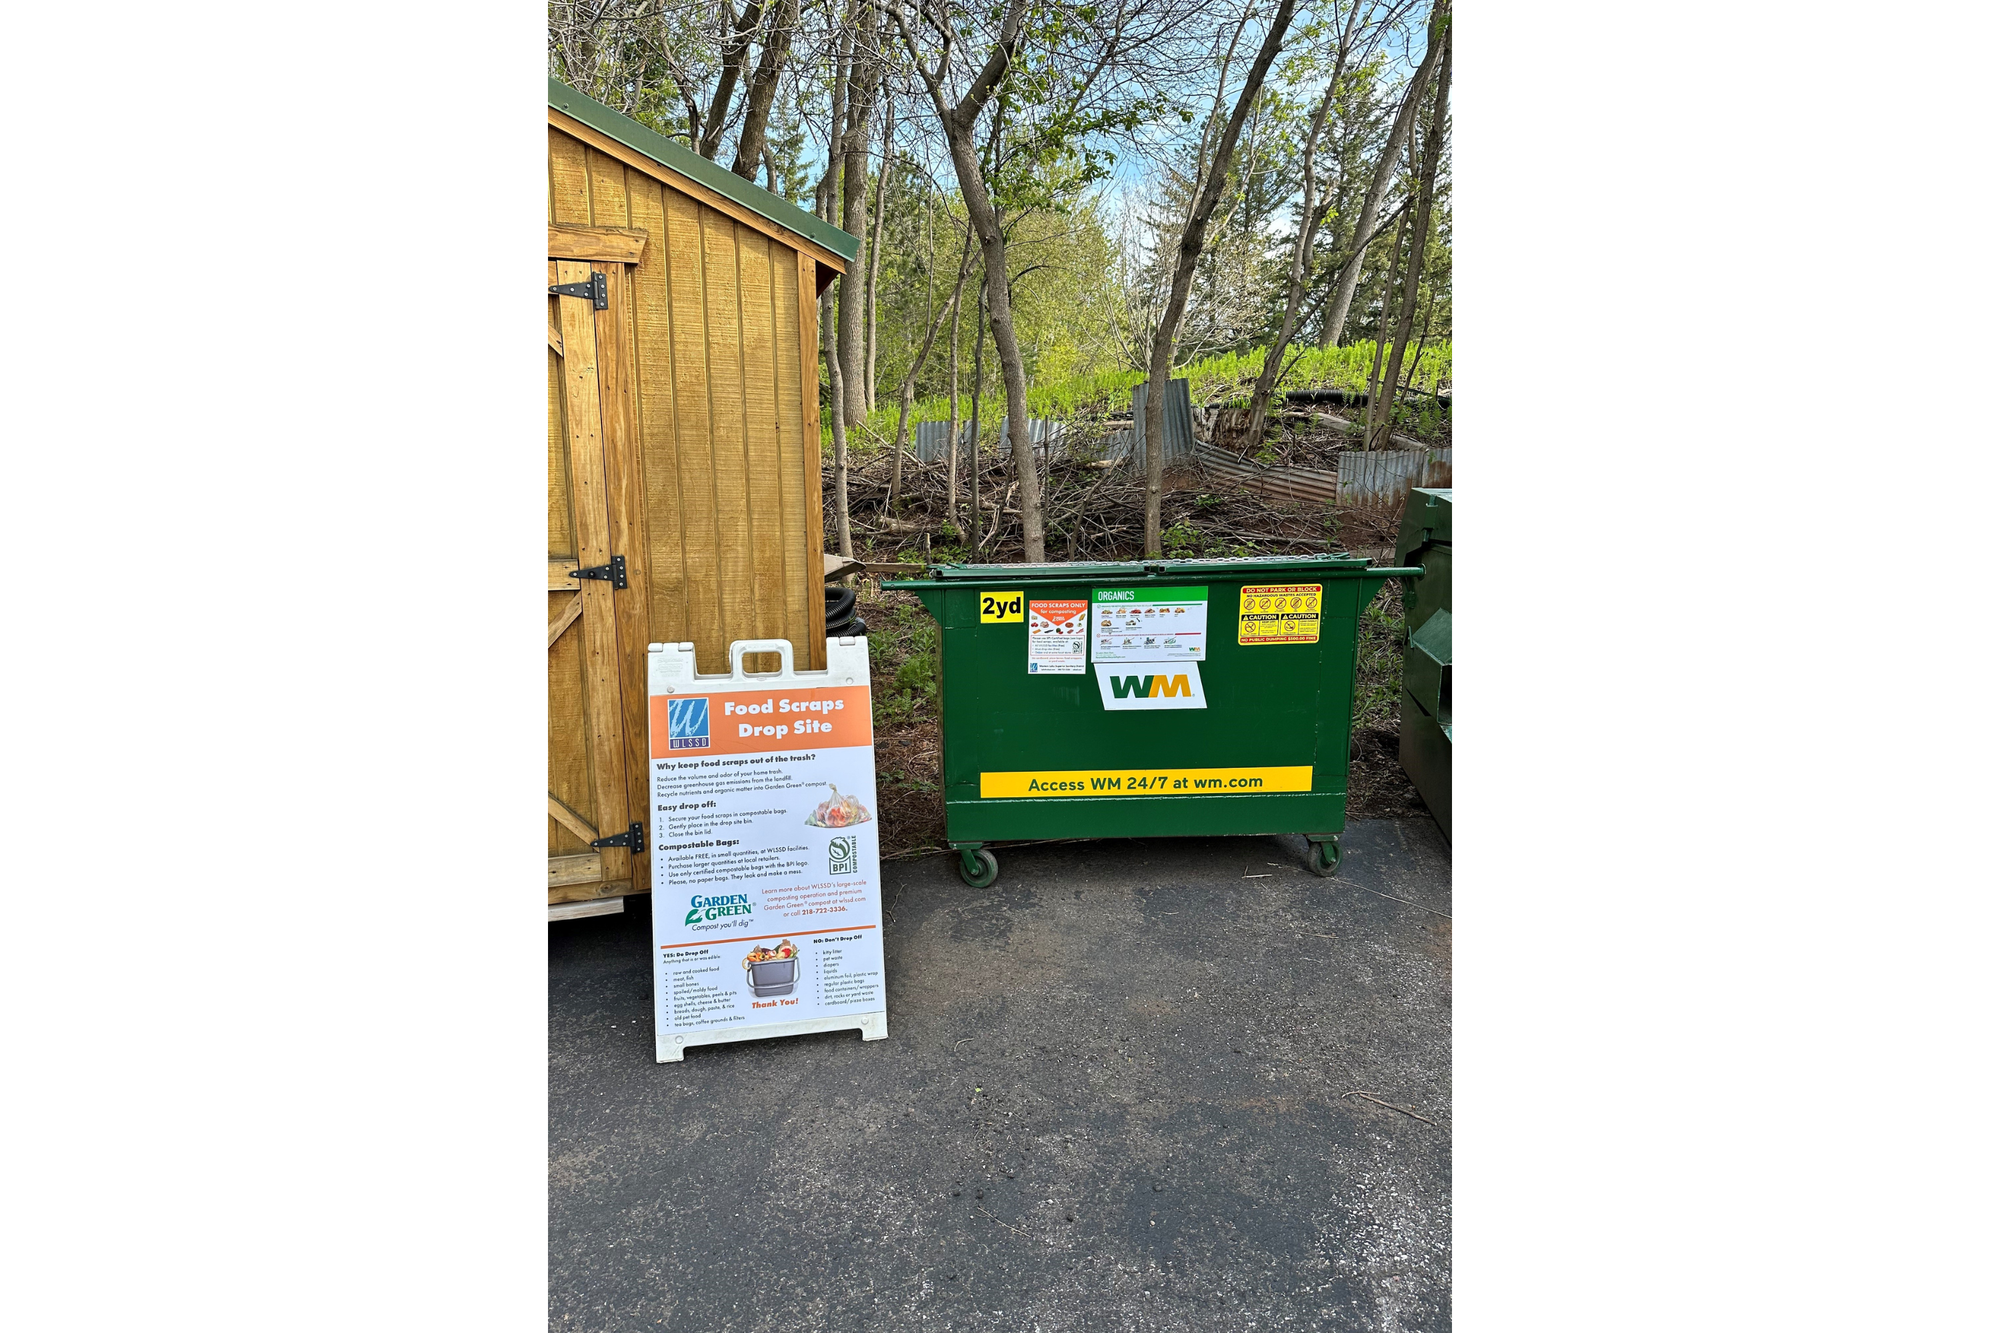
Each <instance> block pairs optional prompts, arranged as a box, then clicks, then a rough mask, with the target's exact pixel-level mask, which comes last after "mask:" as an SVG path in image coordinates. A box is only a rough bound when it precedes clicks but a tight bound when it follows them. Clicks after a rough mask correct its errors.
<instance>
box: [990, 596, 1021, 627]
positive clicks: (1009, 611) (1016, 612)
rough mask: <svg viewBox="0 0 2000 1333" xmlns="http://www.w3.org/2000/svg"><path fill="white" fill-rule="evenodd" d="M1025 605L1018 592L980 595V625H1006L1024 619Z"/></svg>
mask: <svg viewBox="0 0 2000 1333" xmlns="http://www.w3.org/2000/svg"><path fill="white" fill-rule="evenodd" d="M1023 605H1024V603H1023V601H1022V595H1021V594H1020V593H1018V592H982V593H980V594H979V623H980V624H982V625H1005V624H1008V623H1010V622H1019V621H1020V620H1021V619H1022V616H1021V608H1022V606H1023Z"/></svg>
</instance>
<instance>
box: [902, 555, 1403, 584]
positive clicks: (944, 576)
mask: <svg viewBox="0 0 2000 1333" xmlns="http://www.w3.org/2000/svg"><path fill="white" fill-rule="evenodd" d="M1367 567H1368V560H1367V558H1366V557H1365V556H1358V555H1348V554H1347V553H1345V552H1341V553H1338V554H1330V553H1324V552H1323V553H1321V554H1318V555H1246V556H1235V557H1223V558H1218V559H1209V560H1094V561H1077V562H1074V563H1071V564H1040V565H1030V564H1013V565H932V566H931V567H930V570H929V573H928V574H927V577H928V578H930V579H936V580H942V581H944V582H964V583H994V582H999V581H1003V580H1004V581H1006V582H1009V583H1033V582H1048V583H1087V582H1092V581H1095V580H1100V579H1146V578H1179V577H1180V576H1182V575H1184V574H1225V575H1243V576H1248V577H1251V578H1259V577H1263V576H1265V575H1271V576H1279V575H1289V574H1326V573H1332V572H1335V571H1339V572H1345V571H1348V570H1364V569H1366V568H1367ZM883 586H884V587H889V586H898V585H890V584H884V585H883ZM902 586H906V585H902Z"/></svg>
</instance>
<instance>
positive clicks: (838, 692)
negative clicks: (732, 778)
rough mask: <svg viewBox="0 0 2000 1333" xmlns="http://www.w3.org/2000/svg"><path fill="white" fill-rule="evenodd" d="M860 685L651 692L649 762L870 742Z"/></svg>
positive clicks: (869, 722)
mask: <svg viewBox="0 0 2000 1333" xmlns="http://www.w3.org/2000/svg"><path fill="white" fill-rule="evenodd" d="M874 743H875V729H874V725H873V721H872V719H871V717H870V715H869V711H868V687H867V686H866V685H831V686H819V687H816V688H811V689H798V688H782V687H776V686H774V687H772V688H771V689H769V690H732V691H730V692H729V693H727V694H656V695H654V696H653V697H652V755H653V758H655V759H699V758H701V757H703V756H704V755H713V754H766V753H775V752H778V751H782V750H812V749H833V748H836V747H840V746H848V745H872V744H874Z"/></svg>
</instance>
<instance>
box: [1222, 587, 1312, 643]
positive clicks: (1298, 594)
mask: <svg viewBox="0 0 2000 1333" xmlns="http://www.w3.org/2000/svg"><path fill="white" fill-rule="evenodd" d="M1320 590H1321V585H1319V584H1317V583H1274V584H1267V585H1263V586H1258V587H1245V588H1244V589H1243V593H1242V596H1241V597H1240V598H1239V599H1238V601H1237V610H1236V642H1237V643H1239V644H1252V645H1255V644H1260V643H1318V642H1319V600H1320Z"/></svg>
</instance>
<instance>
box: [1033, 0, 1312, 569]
mask: <svg viewBox="0 0 2000 1333" xmlns="http://www.w3.org/2000/svg"><path fill="white" fill-rule="evenodd" d="M1294 4H1295V0H1278V9H1277V12H1276V13H1275V14H1273V15H1272V16H1271V27H1270V29H1269V31H1267V32H1266V33H1265V34H1264V44H1263V45H1262V46H1260V47H1259V48H1258V49H1257V58H1256V59H1255V60H1254V61H1252V62H1251V65H1250V73H1249V75H1248V77H1246V78H1245V79H1244V81H1243V89H1242V91H1241V92H1239V93H1238V94H1237V96H1236V106H1235V109H1234V110H1232V111H1231V112H1230V113H1229V123H1228V124H1227V125H1226V126H1224V128H1223V131H1222V137H1221V138H1220V139H1219V140H1217V141H1216V145H1215V157H1214V159H1213V160H1212V161H1211V162H1210V163H1209V166H1208V175H1207V178H1206V180H1205V181H1203V183H1202V187H1201V190H1200V191H1199V193H1198V194H1197V196H1196V198H1195V201H1194V205H1193V207H1192V208H1190V209H1189V210H1188V221H1187V225H1186V226H1185V227H1183V228H1182V229H1181V243H1180V254H1179V256H1178V258H1177V259H1176V261H1175V264H1174V280H1173V286H1172V288H1171V289H1170V290H1169V292H1168V294H1167V306H1166V309H1165V310H1164V311H1162V312H1161V314H1160V325H1159V327H1158V328H1157V329H1155V330H1154V331H1153V355H1152V361H1151V364H1150V365H1149V366H1148V368H1147V372H1146V420H1145V428H1146V554H1147V555H1149V556H1158V555H1159V554H1160V492H1161V489H1162V486H1163V483H1164V479H1165V475H1166V458H1167V441H1166V421H1167V413H1166V406H1167V402H1166V400H1167V375H1168V373H1169V372H1170V371H1171V370H1172V368H1173V356H1174V339H1175V337H1176V336H1178V334H1179V332H1180V323H1181V316H1182V315H1183V314H1184V313H1185V312H1186V310H1187V302H1188V289H1189V287H1190V286H1191V285H1192V283H1193V281H1194V268H1195V263H1196V262H1197V261H1198V260H1199V259H1200V258H1201V246H1202V237H1203V234H1204V233H1205V232H1206V231H1207V230H1208V220H1209V218H1210V217H1211V216H1212V215H1213V214H1214V212H1215V206H1216V204H1217V202H1219V201H1220V199H1221V198H1222V187H1223V183H1224V182H1225V181H1226V180H1227V179H1228V176H1229V159H1230V158H1231V157H1232V156H1233V155H1234V154H1235V152H1236V140H1237V138H1238V136H1240V135H1241V134H1242V133H1243V121H1244V118H1245V117H1246V116H1248V115H1249V114H1250V106H1251V104H1252V103H1253V102H1255V101H1256V100H1257V94H1258V93H1259V92H1261V91H1262V90H1263V87H1264V75H1265V74H1266V73H1267V72H1268V71H1269V70H1270V68H1271V62H1272V61H1274V60H1276V59H1277V58H1278V50H1279V48H1280V47H1282V46H1283V45H1284V44H1285V33H1286V31H1287V30H1288V29H1290V27H1291V26H1292V10H1293V8H1294ZM1244 13H1245V16H1246V18H1247V17H1248V14H1249V11H1248V10H1247V9H1246V10H1245V11H1244ZM1223 77H1224V78H1227V77H1228V71H1227V66H1226V64H1225V68H1224V72H1223ZM1196 167H1197V172H1196V175H1197V178H1198V179H1199V178H1200V170H1199V167H1200V164H1199V163H1197V164H1196ZM1023 397H1024V399H1025V395H1023ZM1022 434H1023V436H1025V435H1026V431H1025V430H1024V431H1023V432H1022ZM1028 470H1029V471H1030V472H1032V471H1033V470H1034V469H1033V460H1032V459H1031V460H1030V466H1029V469H1028ZM1023 512H1025V510H1024V511H1023ZM1028 558H1029V559H1030V560H1034V561H1039V560H1040V559H1041V557H1040V556H1039V555H1031V556H1029V557H1028Z"/></svg>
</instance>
